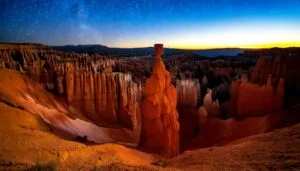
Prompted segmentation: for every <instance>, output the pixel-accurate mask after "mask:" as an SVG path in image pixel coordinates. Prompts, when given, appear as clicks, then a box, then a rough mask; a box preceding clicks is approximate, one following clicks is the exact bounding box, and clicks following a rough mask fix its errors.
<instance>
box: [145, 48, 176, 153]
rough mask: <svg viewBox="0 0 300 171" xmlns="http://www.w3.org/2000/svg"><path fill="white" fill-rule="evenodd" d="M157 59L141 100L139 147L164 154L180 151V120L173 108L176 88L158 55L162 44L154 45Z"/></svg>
mask: <svg viewBox="0 0 300 171" xmlns="http://www.w3.org/2000/svg"><path fill="white" fill-rule="evenodd" d="M155 52H156V62H155V66H154V68H153V73H152V75H151V77H150V78H149V79H147V81H146V87H145V92H144V93H145V99H144V100H143V104H142V121H143V124H142V132H143V138H144V140H143V143H142V147H143V148H145V149H146V150H149V151H152V152H158V153H160V154H162V155H164V156H167V157H172V156H176V155H178V153H179V123H178V112H177V109H176V103H177V102H176V101H177V97H176V89H175V88H174V86H173V85H172V84H171V76H170V73H169V72H168V71H167V70H166V69H165V65H164V63H163V61H162V59H161V56H162V54H163V45H161V44H156V45H155Z"/></svg>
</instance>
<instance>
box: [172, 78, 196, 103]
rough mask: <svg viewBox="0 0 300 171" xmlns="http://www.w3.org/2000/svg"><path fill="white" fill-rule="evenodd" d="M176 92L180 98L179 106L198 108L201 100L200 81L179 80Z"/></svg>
mask: <svg viewBox="0 0 300 171" xmlns="http://www.w3.org/2000/svg"><path fill="white" fill-rule="evenodd" d="M176 90H177V98H178V101H177V104H178V106H179V107H183V108H185V107H188V108H196V107H197V102H198V98H200V97H199V94H200V84H199V81H198V80H191V79H187V80H177V81H176Z"/></svg>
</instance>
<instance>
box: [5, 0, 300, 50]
mask: <svg viewBox="0 0 300 171" xmlns="http://www.w3.org/2000/svg"><path fill="white" fill-rule="evenodd" d="M0 23H1V24H0V42H16V43H21V42H26V43H42V44H47V45H67V44H102V45H106V46H109V47H123V48H131V47H148V46H151V45H153V44H154V43H163V44H164V45H165V47H170V48H179V49H210V48H233V47H234V48H269V47H290V46H293V47H300V0H287V1H285V2H284V1H281V0H273V1H271V0H260V1H257V0H253V1H251V2H246V1H239V0H231V1H229V0H206V1H200V0H194V1H189V0H186V1H178V0H162V1H154V0H148V1H146V0H140V1H133V0H130V1H120V0H101V1H97V0H52V1H44V0H28V1H23V0H4V1H3V2H2V1H1V4H0Z"/></svg>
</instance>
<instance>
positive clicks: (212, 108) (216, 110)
mask: <svg viewBox="0 0 300 171" xmlns="http://www.w3.org/2000/svg"><path fill="white" fill-rule="evenodd" d="M203 107H204V108H205V109H206V111H207V113H208V116H219V115H220V114H221V109H220V104H219V101H218V99H217V100H215V101H213V99H212V90H211V89H208V90H207V94H206V95H205V96H204V99H203Z"/></svg>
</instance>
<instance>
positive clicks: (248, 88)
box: [229, 75, 284, 118]
mask: <svg viewBox="0 0 300 171" xmlns="http://www.w3.org/2000/svg"><path fill="white" fill-rule="evenodd" d="M271 78H272V76H271V75H269V78H268V81H267V84H266V85H263V86H260V85H257V84H252V83H249V82H247V81H246V80H242V81H241V82H239V81H234V82H232V84H231V92H230V93H231V99H230V102H229V105H230V107H229V110H230V111H229V113H230V114H231V115H232V116H233V117H242V118H244V117H251V116H261V115H265V114H269V113H274V112H277V111H279V110H281V109H282V107H283V96H284V79H283V78H281V79H280V80H279V83H278V85H277V86H274V84H273V83H272V81H271V80H272V79H271Z"/></svg>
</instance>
